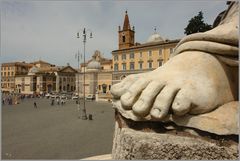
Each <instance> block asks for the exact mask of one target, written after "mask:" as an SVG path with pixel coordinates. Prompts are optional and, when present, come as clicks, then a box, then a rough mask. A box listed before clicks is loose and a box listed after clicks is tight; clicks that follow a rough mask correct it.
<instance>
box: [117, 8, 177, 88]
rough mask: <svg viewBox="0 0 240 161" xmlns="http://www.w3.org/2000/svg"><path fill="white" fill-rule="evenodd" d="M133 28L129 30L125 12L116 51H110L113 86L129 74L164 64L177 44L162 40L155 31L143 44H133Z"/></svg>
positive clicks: (172, 41) (174, 41)
mask: <svg viewBox="0 0 240 161" xmlns="http://www.w3.org/2000/svg"><path fill="white" fill-rule="evenodd" d="M134 30H135V29H134V26H133V27H132V28H131V26H130V21H129V17H128V14H127V12H126V13H125V18H124V23H123V27H122V29H121V27H120V26H119V31H118V41H119V42H118V44H119V45H118V47H119V48H118V49H117V50H114V51H112V60H113V76H112V77H113V84H115V83H118V82H120V81H121V80H122V79H123V78H125V77H126V76H127V75H129V74H136V73H142V72H148V71H152V70H154V69H156V68H158V67H159V66H162V65H163V64H164V63H166V62H167V61H168V60H169V58H170V56H171V54H172V53H173V50H174V48H175V46H176V45H177V43H178V42H179V41H180V39H177V40H168V39H164V38H162V37H161V36H160V35H159V34H158V33H157V32H156V29H155V31H154V33H153V34H152V35H151V36H150V37H149V38H148V40H147V41H146V42H145V43H143V44H140V43H135V38H134V37H135V36H134V34H135V31H134Z"/></svg>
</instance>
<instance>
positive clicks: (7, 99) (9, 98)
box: [2, 94, 21, 105]
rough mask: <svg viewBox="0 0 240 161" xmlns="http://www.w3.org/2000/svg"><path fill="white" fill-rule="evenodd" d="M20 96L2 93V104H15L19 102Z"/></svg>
mask: <svg viewBox="0 0 240 161" xmlns="http://www.w3.org/2000/svg"><path fill="white" fill-rule="evenodd" d="M19 99H21V97H20V96H18V95H14V94H3V96H2V105H5V104H6V105H15V104H19Z"/></svg>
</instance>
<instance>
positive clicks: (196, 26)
mask: <svg viewBox="0 0 240 161" xmlns="http://www.w3.org/2000/svg"><path fill="white" fill-rule="evenodd" d="M188 22H189V23H188V25H187V27H186V28H185V29H184V30H185V31H184V34H186V35H190V34H193V33H197V32H204V31H208V30H210V29H212V26H211V25H209V24H207V23H204V21H203V13H202V11H200V12H199V13H198V15H197V16H194V17H193V18H191V20H189V21H188Z"/></svg>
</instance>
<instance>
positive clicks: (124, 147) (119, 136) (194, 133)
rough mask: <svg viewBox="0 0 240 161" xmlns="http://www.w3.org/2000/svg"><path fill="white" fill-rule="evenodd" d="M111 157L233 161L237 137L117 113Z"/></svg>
mask: <svg viewBox="0 0 240 161" xmlns="http://www.w3.org/2000/svg"><path fill="white" fill-rule="evenodd" d="M171 127H172V128H171ZM112 158H113V159H121V160H130V159H131V160H132V159H139V160H152V159H158V160H176V159H180V160H192V159H193V160H196V159H198V160H212V159H215V160H223V159H230V160H233V159H234V160H236V159H238V135H224V136H220V135H216V134H212V133H208V132H204V131H201V130H198V129H193V128H186V127H184V128H183V127H181V126H178V125H176V124H174V123H159V122H158V123H157V122H149V121H148V122H135V121H132V120H129V119H126V118H124V117H122V116H121V115H120V113H118V112H116V125H115V133H114V140H113V149H112Z"/></svg>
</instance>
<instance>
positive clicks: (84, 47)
mask: <svg viewBox="0 0 240 161" xmlns="http://www.w3.org/2000/svg"><path fill="white" fill-rule="evenodd" d="M77 38H80V36H79V32H78V33H77ZM90 38H92V32H90ZM86 42H87V31H86V29H85V28H84V29H83V61H84V68H83V109H82V112H81V114H82V120H87V112H86V106H85V72H86V59H85V52H86Z"/></svg>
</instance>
